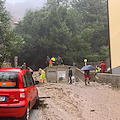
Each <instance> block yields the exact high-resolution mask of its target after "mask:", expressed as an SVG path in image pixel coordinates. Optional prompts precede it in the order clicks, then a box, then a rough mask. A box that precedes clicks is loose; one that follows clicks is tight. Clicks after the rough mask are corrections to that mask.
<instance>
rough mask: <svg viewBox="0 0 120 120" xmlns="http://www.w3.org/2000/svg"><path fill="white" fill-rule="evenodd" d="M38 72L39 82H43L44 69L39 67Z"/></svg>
mask: <svg viewBox="0 0 120 120" xmlns="http://www.w3.org/2000/svg"><path fill="white" fill-rule="evenodd" d="M39 74H40V83H44V82H45V71H44V70H43V69H41V68H39Z"/></svg>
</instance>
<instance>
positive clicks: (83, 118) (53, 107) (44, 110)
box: [30, 78, 120, 120]
mask: <svg viewBox="0 0 120 120" xmlns="http://www.w3.org/2000/svg"><path fill="white" fill-rule="evenodd" d="M38 79H39V78H38ZM38 90H39V96H40V97H50V98H46V99H41V101H42V102H41V106H40V107H39V109H38V110H35V111H33V113H32V117H31V118H30V120H120V90H113V89H112V88H111V87H109V86H105V85H101V84H98V83H96V82H91V83H90V85H87V86H85V85H84V82H82V81H79V82H77V83H73V84H71V85H70V84H68V83H67V82H63V83H47V82H46V83H44V84H39V85H38Z"/></svg>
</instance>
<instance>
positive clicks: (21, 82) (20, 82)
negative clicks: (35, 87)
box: [18, 74, 23, 89]
mask: <svg viewBox="0 0 120 120" xmlns="http://www.w3.org/2000/svg"><path fill="white" fill-rule="evenodd" d="M18 79H19V88H20V89H21V88H23V81H22V76H21V75H20V74H19V75H18Z"/></svg>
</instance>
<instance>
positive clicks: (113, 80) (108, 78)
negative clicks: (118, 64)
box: [46, 65, 120, 86]
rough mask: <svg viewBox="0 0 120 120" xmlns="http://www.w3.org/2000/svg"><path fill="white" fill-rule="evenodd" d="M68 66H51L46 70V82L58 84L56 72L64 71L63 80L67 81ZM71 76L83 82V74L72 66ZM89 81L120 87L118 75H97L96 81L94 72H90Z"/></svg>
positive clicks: (119, 76)
mask: <svg viewBox="0 0 120 120" xmlns="http://www.w3.org/2000/svg"><path fill="white" fill-rule="evenodd" d="M68 67H69V66H67V65H61V66H53V67H47V69H46V77H47V81H48V82H59V79H58V74H57V73H58V71H64V72H65V74H66V75H65V78H64V79H65V80H66V81H67V78H68V73H69V68H68ZM71 68H72V72H73V76H76V77H77V78H79V79H81V80H83V81H84V79H85V78H84V74H83V72H82V71H80V69H79V68H76V67H74V66H71ZM90 76H91V81H96V82H98V83H106V84H110V85H111V86H120V75H117V74H107V73H98V74H97V76H98V79H96V78H95V71H90Z"/></svg>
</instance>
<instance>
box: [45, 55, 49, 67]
mask: <svg viewBox="0 0 120 120" xmlns="http://www.w3.org/2000/svg"><path fill="white" fill-rule="evenodd" d="M49 61H50V57H49V56H47V58H46V65H47V66H49Z"/></svg>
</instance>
